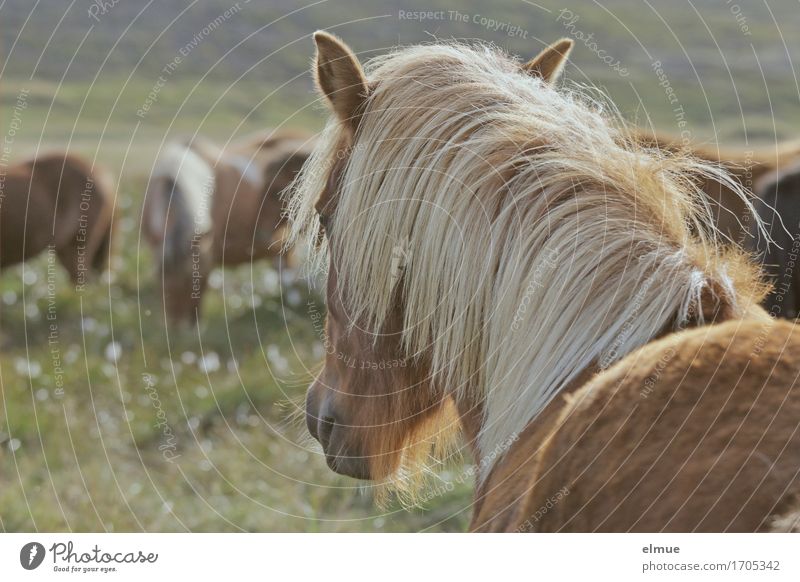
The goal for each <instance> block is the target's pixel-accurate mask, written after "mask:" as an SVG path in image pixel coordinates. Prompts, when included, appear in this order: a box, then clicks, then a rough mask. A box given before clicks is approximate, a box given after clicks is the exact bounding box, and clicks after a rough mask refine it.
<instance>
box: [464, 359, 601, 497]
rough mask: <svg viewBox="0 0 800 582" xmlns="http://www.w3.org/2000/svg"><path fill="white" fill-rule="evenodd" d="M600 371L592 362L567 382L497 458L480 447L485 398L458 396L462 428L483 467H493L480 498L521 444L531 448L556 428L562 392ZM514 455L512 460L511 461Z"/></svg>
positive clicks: (576, 386)
mask: <svg viewBox="0 0 800 582" xmlns="http://www.w3.org/2000/svg"><path fill="white" fill-rule="evenodd" d="M596 373H597V367H596V365H592V366H589V367H587V368H586V369H585V370H583V371H582V372H581V373H580V374H578V376H577V377H576V378H575V379H574V380H573V381H572V382H570V383H568V384H567V385H565V386H564V387H563V388H562V389H561V391H560V392H559V393H558V394H557V395H556V396H555V398H553V399H552V400H551V401H550V403H549V404H548V405H547V406H545V407H544V408H543V409H542V410H541V411H540V412H539V414H537V415H536V416H535V417H534V418H533V419H532V420H531V421H530V422H529V423H528V425H527V426H526V427H525V430H524V431H523V432H522V433H521V434H520V435H519V438H518V439H516V440H514V442H513V443H512V444H511V445H510V446H509V447H508V449H507V450H505V451H500V454H498V455H496V456H495V457H494V458H493V457H492V452H488V453H481V451H480V449H479V447H478V436H479V434H480V431H481V427H482V426H483V422H484V412H485V410H484V405H483V401H482V400H479V399H475V398H466V397H462V398H458V399H456V408H457V410H458V414H459V418H460V419H461V428H462V432H463V434H464V438H465V440H466V445H467V447H468V448H469V449H470V452H471V453H472V456H473V460H474V462H475V464H476V465H478V466H479V467H485V466H487V465H488V466H490V467H491V468H490V469H489V470H488V471H487V472H486V475H487V477H486V479H485V480H484V481H483V482H482V483H481V484H480V485H479V487H478V489H477V490H476V498H478V497H480V496H482V495H483V493H482V491H485V490H486V489H487V487H488V485H487V484H488V483H489V482H490V481H493V480H494V475H495V473H504V472H505V471H506V469H507V468H508V467H514V462H513V458H514V456H515V455H514V452H515V451H517V450H519V449H520V448H524V449H526V450H527V449H528V448H529V447H530V445H531V444H536V443H538V442H541V441H543V440H544V439H545V437H546V436H547V435H548V434H549V433H550V431H551V430H552V429H553V424H554V422H555V421H556V419H557V418H558V412H559V411H560V410H561V408H562V407H563V405H564V400H563V398H562V396H563V395H564V394H569V393H571V392H573V391H575V390H577V389H578V388H580V387H581V386H583V385H584V384H585V383H586V382H588V381H589V380H590V379H591V378H592V377H593V376H594V375H595V374H596ZM510 459H511V460H512V462H509V460H510ZM515 470H516V469H515Z"/></svg>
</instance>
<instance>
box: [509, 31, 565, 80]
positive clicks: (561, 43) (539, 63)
mask: <svg viewBox="0 0 800 582" xmlns="http://www.w3.org/2000/svg"><path fill="white" fill-rule="evenodd" d="M574 45H575V43H574V42H573V41H572V39H569V38H562V39H561V40H557V41H556V42H554V43H553V44H551V45H550V46H548V47H547V48H546V49H544V50H543V51H542V52H540V53H539V54H538V55H536V56H535V57H533V58H532V59H531V60H530V61H528V62H527V63H525V64H524V65H522V69H523V70H524V71H525V72H527V73H528V74H529V75H533V76H534V77H541V78H542V79H544V80H545V81H546V82H548V83H554V82H555V81H556V80H557V79H558V77H559V76H560V75H561V72H562V71H563V70H564V65H565V64H566V62H567V57H569V53H570V52H571V51H572V47H573V46H574Z"/></svg>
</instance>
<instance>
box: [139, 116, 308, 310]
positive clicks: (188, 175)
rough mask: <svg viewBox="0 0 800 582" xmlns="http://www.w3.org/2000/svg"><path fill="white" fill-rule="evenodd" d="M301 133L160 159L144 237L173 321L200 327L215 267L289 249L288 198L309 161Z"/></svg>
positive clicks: (180, 147) (188, 147) (179, 146)
mask: <svg viewBox="0 0 800 582" xmlns="http://www.w3.org/2000/svg"><path fill="white" fill-rule="evenodd" d="M311 144H312V140H311V138H310V137H309V136H308V135H306V134H303V133H300V132H292V131H288V130H284V131H269V132H263V133H260V134H258V135H255V136H250V137H248V138H245V139H244V140H242V141H240V142H235V143H232V144H230V145H229V146H228V147H226V148H225V149H220V148H218V147H216V146H215V145H213V144H212V143H210V142H209V141H207V140H204V139H202V138H195V139H193V140H192V141H191V142H189V143H184V142H172V143H169V144H167V145H166V146H165V147H164V148H163V150H162V151H161V152H160V153H159V156H158V158H157V160H156V162H155V166H154V168H153V172H152V174H151V176H150V181H149V184H148V187H147V192H146V194H145V201H144V205H143V209H142V229H143V232H144V235H145V239H146V240H147V242H148V243H149V245H150V246H151V248H152V249H153V251H154V253H155V254H156V256H157V257H158V260H159V277H160V278H161V282H162V293H163V301H164V306H165V309H166V314H167V316H168V317H169V319H170V320H171V321H174V322H177V323H190V324H193V323H195V322H196V321H198V319H199V316H200V311H201V304H202V297H203V293H204V291H205V288H206V284H207V278H208V275H209V274H210V272H211V271H212V270H213V269H214V268H215V267H223V268H224V267H225V266H235V265H241V264H246V263H250V262H252V261H256V260H259V259H264V258H268V259H270V260H271V261H272V262H273V264H275V265H276V268H278V266H279V265H280V264H281V261H282V260H286V257H285V256H283V257H282V256H281V249H282V248H283V246H284V245H283V243H284V233H285V217H284V212H283V200H282V198H281V193H282V192H283V190H284V189H285V188H286V187H287V186H288V185H289V184H290V183H291V182H292V180H293V179H294V177H295V175H296V174H297V172H298V171H299V170H300V167H301V166H302V165H303V163H304V162H305V160H306V158H307V157H308V155H309V153H310V148H311Z"/></svg>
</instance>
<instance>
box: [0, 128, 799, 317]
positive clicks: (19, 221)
mask: <svg viewBox="0 0 800 582" xmlns="http://www.w3.org/2000/svg"><path fill="white" fill-rule="evenodd" d="M638 137H639V139H640V140H641V143H642V144H645V145H647V146H648V147H656V148H664V149H666V150H673V151H678V150H682V149H688V150H689V151H691V153H692V154H693V155H695V156H697V157H698V158H700V159H704V160H707V161H710V162H713V163H716V164H719V165H720V166H721V167H723V168H725V169H726V170H727V171H728V172H730V174H731V175H732V176H733V177H734V178H735V179H736V180H737V181H738V183H739V184H741V185H742V186H744V187H745V188H746V189H747V191H748V193H749V194H750V195H751V196H752V201H753V204H754V205H755V207H756V209H757V211H758V213H759V216H760V217H761V218H762V219H763V220H764V221H765V222H766V224H767V225H768V232H769V235H770V237H771V239H772V244H769V241H770V239H769V238H766V237H764V236H760V234H759V233H758V232H757V230H756V229H754V222H753V221H752V220H751V219H750V216H749V211H748V207H747V206H746V204H744V203H743V201H742V200H741V199H740V198H739V197H738V196H736V195H735V194H734V193H733V192H732V191H731V190H730V188H728V187H727V186H726V185H725V184H722V183H720V182H717V181H714V180H707V181H705V182H704V183H703V189H704V190H705V191H706V193H707V194H708V196H709V202H710V203H711V204H712V206H713V212H714V216H715V218H716V220H717V224H718V226H719V229H720V232H721V233H722V234H723V235H725V236H726V237H727V238H728V239H729V241H730V242H731V243H733V244H738V245H740V246H742V247H744V248H745V249H747V250H748V251H751V252H752V253H754V254H755V255H756V256H758V258H759V260H760V261H761V263H762V265H763V269H764V273H765V275H766V276H767V277H768V278H769V280H770V281H772V282H773V287H772V290H771V292H770V295H769V297H768V299H767V303H766V306H767V308H768V310H769V311H770V312H771V313H774V314H775V315H776V316H780V317H785V318H789V319H791V318H795V317H797V316H798V314H800V269H795V268H794V264H795V262H796V260H797V255H798V251H800V249H798V245H797V242H796V241H797V239H796V237H797V232H798V228H800V226H799V225H800V142H788V143H782V144H776V145H775V146H774V147H763V148H762V149H760V150H758V151H752V150H747V151H745V150H744V149H741V150H737V149H735V148H734V147H730V146H728V147H721V148H711V147H708V146H704V147H699V146H698V147H691V146H687V145H686V144H684V143H682V142H681V141H680V140H679V139H678V138H676V137H673V136H671V135H669V134H657V133H653V132H650V131H648V130H640V132H639V135H638ZM313 146H314V136H313V135H310V134H307V133H305V132H303V131H301V130H278V131H273V130H266V131H264V132H263V133H260V134H259V135H255V136H249V137H246V138H244V139H242V140H240V141H237V142H233V143H230V144H229V145H228V146H227V147H224V148H221V147H219V146H218V145H216V144H214V143H213V142H211V141H210V140H207V139H204V138H202V137H196V138H194V139H192V140H191V141H174V142H171V143H168V144H167V145H166V146H165V147H164V148H163V150H162V151H161V152H160V154H159V156H158V159H157V161H156V163H155V165H154V167H153V168H152V172H151V175H150V180H149V185H148V187H147V191H146V193H145V196H144V206H143V208H141V209H139V211H140V212H141V227H142V233H143V235H144V237H145V240H146V241H147V242H148V244H149V245H150V246H151V248H152V249H153V250H154V252H155V256H156V257H157V258H158V269H157V270H155V271H154V272H155V273H156V274H157V277H158V278H159V280H160V284H161V285H162V286H163V287H162V288H163V294H162V297H163V301H164V307H165V310H166V315H167V316H168V318H170V319H171V320H172V321H174V322H183V323H193V322H194V321H196V320H197V318H198V317H199V316H200V313H201V306H202V297H203V293H204V291H205V288H206V284H207V280H208V275H209V273H210V272H211V270H212V269H214V268H218V267H224V266H226V265H227V266H235V265H241V264H246V263H250V262H252V261H256V260H260V259H270V260H271V261H272V262H273V264H274V265H275V266H276V268H280V267H281V265H285V264H286V263H282V262H281V260H280V257H281V255H282V254H284V253H285V252H286V251H287V250H288V248H287V246H286V237H285V234H286V233H285V230H286V213H285V208H284V206H285V204H286V199H287V195H286V194H287V192H286V190H287V188H288V186H289V185H290V184H291V183H292V181H293V179H294V178H295V176H296V175H297V173H298V172H299V171H300V169H301V167H302V166H303V163H304V162H305V161H306V160H307V159H308V156H309V155H310V153H311V151H312V149H313ZM3 191H4V193H5V194H4V200H3V205H2V208H1V209H0V221H1V222H0V265H2V267H3V268H5V267H9V266H11V265H15V264H18V263H21V262H23V261H25V260H27V259H30V258H32V257H34V256H36V255H38V254H39V253H41V252H43V251H44V250H45V249H47V248H52V249H54V251H55V253H56V255H57V256H58V260H59V262H60V263H61V264H62V265H63V267H64V269H65V270H66V271H67V273H68V274H69V276H70V278H71V279H72V281H73V282H75V283H81V284H84V283H85V281H86V279H87V276H88V277H89V278H91V276H92V275H93V274H98V273H100V272H102V271H103V270H104V269H105V268H107V267H108V266H109V265H110V264H111V261H110V258H111V253H112V248H113V246H112V238H113V236H114V226H113V225H114V222H115V220H116V218H118V217H117V216H114V214H113V208H114V196H115V193H114V180H113V174H112V173H111V172H110V171H109V170H108V169H106V168H102V167H99V166H98V165H96V164H95V165H94V167H92V164H90V163H89V162H88V161H87V160H84V159H82V158H81V157H80V156H77V155H74V154H66V153H48V154H43V155H41V156H39V157H38V158H36V159H32V160H27V161H24V162H20V163H18V164H16V165H15V166H13V167H12V168H10V169H9V171H8V173H7V177H6V178H5V183H4V184H3ZM285 260H288V258H287V257H284V261H285Z"/></svg>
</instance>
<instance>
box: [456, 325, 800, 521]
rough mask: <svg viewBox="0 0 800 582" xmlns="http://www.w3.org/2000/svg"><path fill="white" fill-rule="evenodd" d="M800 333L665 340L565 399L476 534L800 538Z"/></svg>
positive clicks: (497, 491)
mask: <svg viewBox="0 0 800 582" xmlns="http://www.w3.org/2000/svg"><path fill="white" fill-rule="evenodd" d="M798 361H800V330H798V329H797V327H796V326H794V325H792V324H790V323H787V322H782V321H766V322H764V321H756V320H749V321H730V322H727V323H723V324H719V325H713V326H709V327H701V328H696V329H692V330H687V331H684V332H680V333H677V334H673V335H670V336H667V337H665V338H663V339H661V340H657V341H655V342H652V343H650V344H648V345H647V346H645V347H643V348H642V349H640V350H638V351H636V352H634V353H632V354H630V355H629V356H628V357H626V358H625V359H623V360H622V361H621V362H620V363H618V364H617V365H616V366H614V367H613V368H611V369H610V370H608V371H607V372H605V373H602V374H599V375H597V376H596V377H595V378H594V379H593V380H592V381H590V382H589V383H587V384H585V385H584V386H583V387H581V388H579V389H577V390H575V391H574V392H572V393H570V394H567V395H564V396H562V397H561V398H559V399H557V400H556V401H554V402H553V403H551V404H550V406H549V407H548V408H547V409H546V410H545V411H544V412H543V413H542V414H541V415H540V416H539V417H538V418H537V419H536V420H535V421H534V422H533V423H531V424H530V425H529V426H528V428H527V430H526V431H525V432H524V433H523V434H522V435H520V438H519V440H518V441H516V442H515V443H514V445H513V446H512V447H511V448H510V449H509V450H508V452H507V453H506V455H505V457H504V458H503V459H502V460H501V461H500V462H499V463H498V464H497V465H496V466H495V468H494V470H493V471H492V473H491V474H490V475H489V477H488V478H487V480H486V482H485V483H484V484H483V485H482V486H481V487H480V489H479V491H478V500H477V505H476V509H475V512H474V515H473V521H472V526H471V529H473V530H477V531H551V532H553V531H613V532H625V531H640V532H651V531H671V532H688V531H711V532H720V531H744V532H747V531H767V530H776V529H777V530H795V531H796V530H800V522H799V521H798V519H800V513H798V511H800V480H798V473H800V387H798V375H800V366H798V363H797V362H798Z"/></svg>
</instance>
